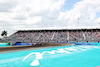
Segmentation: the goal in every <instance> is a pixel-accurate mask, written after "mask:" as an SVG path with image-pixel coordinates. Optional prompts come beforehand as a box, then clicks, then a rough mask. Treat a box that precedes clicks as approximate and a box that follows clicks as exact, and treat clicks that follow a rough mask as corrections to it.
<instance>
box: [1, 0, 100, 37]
mask: <svg viewBox="0 0 100 67" xmlns="http://www.w3.org/2000/svg"><path fill="white" fill-rule="evenodd" d="M65 1H66V0H4V1H3V0H0V29H1V30H4V29H5V30H8V33H9V35H11V34H12V33H13V32H14V31H13V30H15V29H17V28H18V29H21V28H41V27H77V26H78V22H79V26H80V27H82V26H98V23H99V21H100V17H99V16H98V15H97V14H99V13H100V7H99V6H100V0H81V1H79V2H76V3H75V4H73V8H72V9H70V10H69V9H68V10H67V9H66V10H65V9H64V10H65V12H64V11H63V12H62V8H63V6H64V5H65ZM69 1H70V0H69ZM67 6H68V5H67ZM97 16H98V17H97ZM77 18H80V19H79V21H78V19H77ZM1 30H0V31H1Z"/></svg>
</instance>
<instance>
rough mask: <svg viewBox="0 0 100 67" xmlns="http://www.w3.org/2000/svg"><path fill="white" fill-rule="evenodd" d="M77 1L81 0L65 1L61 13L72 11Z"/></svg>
mask: <svg viewBox="0 0 100 67" xmlns="http://www.w3.org/2000/svg"><path fill="white" fill-rule="evenodd" d="M79 1H81V0H66V1H65V4H64V6H63V8H62V11H65V10H70V9H73V7H74V4H75V3H77V2H79Z"/></svg>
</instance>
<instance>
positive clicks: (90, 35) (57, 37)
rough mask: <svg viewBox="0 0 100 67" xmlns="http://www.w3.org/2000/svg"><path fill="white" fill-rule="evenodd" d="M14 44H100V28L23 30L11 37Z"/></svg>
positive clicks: (9, 39) (10, 39)
mask: <svg viewBox="0 0 100 67" xmlns="http://www.w3.org/2000/svg"><path fill="white" fill-rule="evenodd" d="M8 41H12V42H99V41H100V28H71V29H70V28H45V29H44V28H41V29H39V28H38V29H32V30H31V29H28V30H26V29H22V30H18V31H17V32H15V33H14V34H12V35H11V36H9V38H8Z"/></svg>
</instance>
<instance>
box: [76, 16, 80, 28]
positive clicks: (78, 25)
mask: <svg viewBox="0 0 100 67" xmlns="http://www.w3.org/2000/svg"><path fill="white" fill-rule="evenodd" d="M79 19H80V18H77V20H78V27H79Z"/></svg>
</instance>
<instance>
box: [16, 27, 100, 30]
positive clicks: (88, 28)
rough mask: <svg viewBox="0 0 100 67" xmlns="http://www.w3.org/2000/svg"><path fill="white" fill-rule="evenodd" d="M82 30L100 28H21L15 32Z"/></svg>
mask: <svg viewBox="0 0 100 67" xmlns="http://www.w3.org/2000/svg"><path fill="white" fill-rule="evenodd" d="M65 29H67V30H81V29H100V27H47V28H21V29H15V30H17V31H18V30H65Z"/></svg>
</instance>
